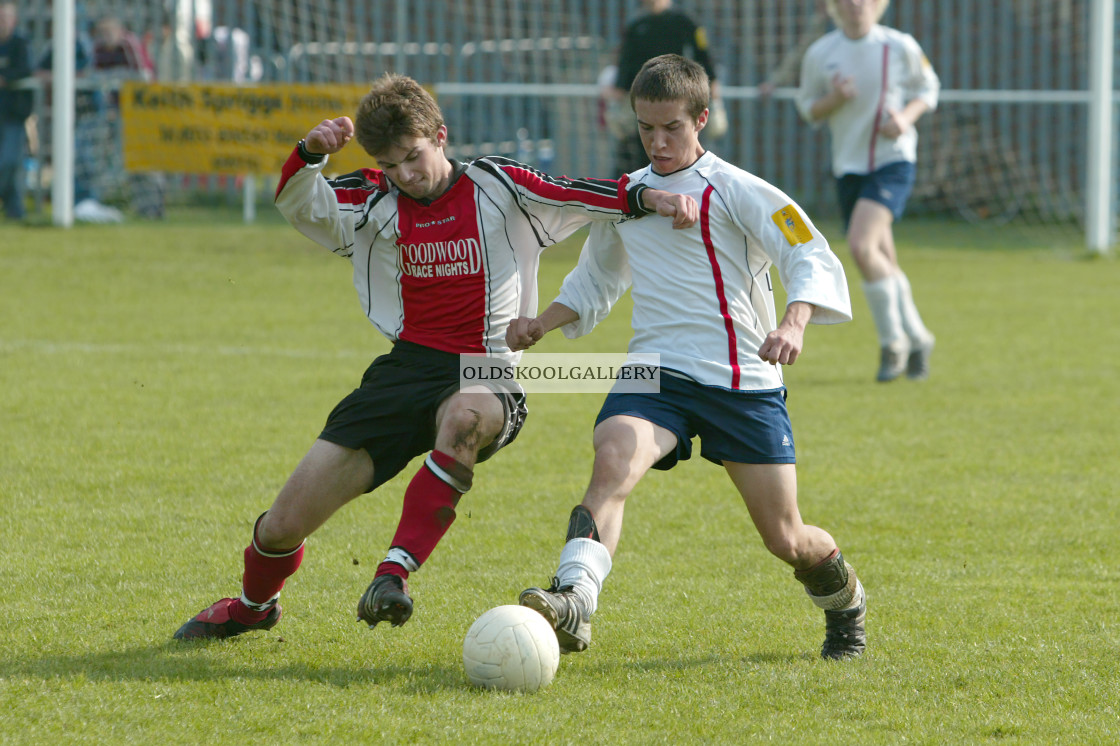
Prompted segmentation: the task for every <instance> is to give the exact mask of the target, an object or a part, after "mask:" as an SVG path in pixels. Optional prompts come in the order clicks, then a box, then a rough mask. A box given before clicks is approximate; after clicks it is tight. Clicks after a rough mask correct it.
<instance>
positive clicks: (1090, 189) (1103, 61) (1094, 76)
mask: <svg viewBox="0 0 1120 746" xmlns="http://www.w3.org/2000/svg"><path fill="white" fill-rule="evenodd" d="M1091 13H1092V15H1091V22H1090V24H1089V28H1090V29H1091V32H1090V33H1091V40H1090V49H1089V90H1090V100H1089V142H1088V147H1087V151H1088V153H1089V162H1088V164H1087V165H1088V169H1087V171H1088V173H1087V178H1086V181H1087V184H1086V188H1085V196H1086V203H1085V239H1086V244H1087V245H1088V247H1089V250H1090V251H1094V252H1096V253H1099V254H1103V253H1107V252H1108V251H1109V250H1110V249H1111V247H1112V243H1113V237H1114V226H1113V223H1112V212H1113V211H1112V203H1113V193H1112V183H1113V176H1114V169H1113V163H1112V161H1113V147H1112V142H1113V129H1114V126H1113V122H1114V113H1115V103H1114V101H1113V96H1112V70H1113V61H1114V53H1113V50H1114V46H1113V45H1114V43H1115V38H1114V37H1115V27H1114V25H1113V24H1114V22H1115V9H1114V0H1093V8H1092V11H1091Z"/></svg>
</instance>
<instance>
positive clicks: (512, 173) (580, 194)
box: [501, 166, 629, 213]
mask: <svg viewBox="0 0 1120 746" xmlns="http://www.w3.org/2000/svg"><path fill="white" fill-rule="evenodd" d="M501 168H502V170H503V171H505V173H506V175H507V176H509V177H510V178H511V179H513V181H514V183H517V184H520V185H521V186H523V187H525V188H526V189H528V190H529V191H531V192H532V193H533V194H537V195H539V196H541V197H544V198H545V199H551V200H555V201H557V202H580V203H582V204H585V205H590V206H591V207H605V208H607V209H609V210H619V211H620V212H623V213H629V209H628V208H629V202H627V200H626V193H625V192H624V191H622V190H620V191H619V192H618V193H616V194H615V195H613V196H612V195H608V194H603V193H602V192H599V191H592V190H590V189H583V188H580V186H579V183H580V181H581V180H580V179H572V178H569V177H567V176H562V177H560V178H549V179H542V178H541V177H540V176H538V175H537V174H536V173H534V172H533V171H531V170H529V169H527V168H518V167H517V166H502V167H501ZM595 181H596V182H597V183H598V184H600V185H601V186H602V185H613V184H614V183H615V182H614V180H613V179H596V180H595Z"/></svg>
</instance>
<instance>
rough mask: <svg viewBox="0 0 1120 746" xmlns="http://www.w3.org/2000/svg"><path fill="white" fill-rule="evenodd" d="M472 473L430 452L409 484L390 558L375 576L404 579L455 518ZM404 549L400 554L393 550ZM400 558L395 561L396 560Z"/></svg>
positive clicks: (438, 452) (432, 547)
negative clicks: (456, 507)
mask: <svg viewBox="0 0 1120 746" xmlns="http://www.w3.org/2000/svg"><path fill="white" fill-rule="evenodd" d="M473 478H474V472H473V471H472V470H471V469H470V467H468V466H465V465H463V464H461V463H459V462H458V461H456V460H455V459H454V458H453V457H451V456H449V455H447V454H446V453H441V452H440V451H432V452H431V454H429V455H428V458H427V459H425V461H424V466H422V467H420V471H418V472H416V476H414V477H413V478H412V481H411V482H409V483H408V488H407V489H406V490H405V492H404V507H403V509H402V510H401V519H400V522H399V523H398V524H397V532H396V534H394V536H393V542H392V545H391V546H392V549H390V551H389V558H387V559H386V561H384V562H382V563H381V564H380V565H378V567H377V575H387V574H388V575H399V576H400V577H402V578H407V577H408V574H409V572H415V571H416V570H417V569H419V568H420V565H422V564H424V562H425V560H427V559H428V557H429V556H431V554H432V551H433V550H435V548H436V544H438V543H439V540H440V539H442V538H443V535H444V534H446V533H447V529H449V528H450V527H451V523H452V522H453V521H454V520H455V506H457V505H458V504H459V498H460V497H462V496H463V493H464V492H466V491H467V490H469V489H470V488H471V481H472V480H473ZM398 549H400V550H404V553H405V554H406V555H407V556H400V554H399V553H398V552H397V551H396V550H398ZM398 559H399V560H400V561H399V562H398V561H395V560H398Z"/></svg>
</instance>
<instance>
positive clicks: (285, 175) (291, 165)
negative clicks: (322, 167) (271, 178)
mask: <svg viewBox="0 0 1120 746" xmlns="http://www.w3.org/2000/svg"><path fill="white" fill-rule="evenodd" d="M306 165H307V163H306V162H305V161H304V160H303V159H302V158H300V157H299V148H295V149H294V150H292V154H291V155H289V156H288V160H286V161H284V167H283V168H282V169H280V183H279V184H277V185H276V197H279V196H280V192H282V191H284V185H285V184H287V183H288V179H290V178H292V177H293V176H295V173H296V171H299V170H300V169H301V168H303V167H304V166H306ZM276 197H273V199H276Z"/></svg>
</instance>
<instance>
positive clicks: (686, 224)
mask: <svg viewBox="0 0 1120 746" xmlns="http://www.w3.org/2000/svg"><path fill="white" fill-rule="evenodd" d="M642 203H643V204H644V205H645V206H646V207H647V208H648V209H650V210H656V211H657V214H658V215H662V216H664V217H667V218H672V219H673V228H676V229H678V230H679V229H681V228H691V227H692V226H694V225H696V221H698V220H699V219H700V205H698V204H696V200H695V199H693V198H692V197H689V196H688V195H685V194H676V193H675V192H664V191H662V190H660V189H646V190H645V191H644V192H642Z"/></svg>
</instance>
